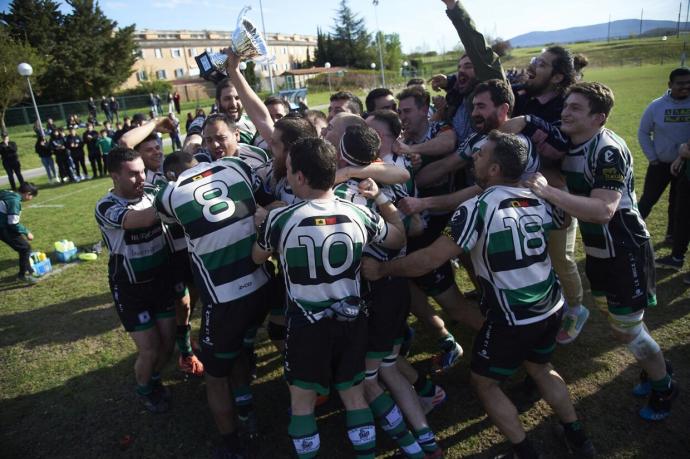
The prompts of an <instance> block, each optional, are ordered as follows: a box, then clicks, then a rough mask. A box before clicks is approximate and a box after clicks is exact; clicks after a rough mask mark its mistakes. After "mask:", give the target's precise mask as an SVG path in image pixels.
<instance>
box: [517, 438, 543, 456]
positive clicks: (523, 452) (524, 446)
mask: <svg viewBox="0 0 690 459" xmlns="http://www.w3.org/2000/svg"><path fill="white" fill-rule="evenodd" d="M513 451H515V452H516V453H517V455H518V457H519V458H520V459H539V453H537V451H536V450H535V449H534V446H532V442H530V441H529V439H528V438H527V437H525V439H524V440H522V441H521V442H520V443H517V444H514V445H513Z"/></svg>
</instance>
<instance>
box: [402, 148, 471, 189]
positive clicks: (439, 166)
mask: <svg viewBox="0 0 690 459" xmlns="http://www.w3.org/2000/svg"><path fill="white" fill-rule="evenodd" d="M466 164H467V161H465V159H464V158H462V157H461V156H460V155H457V154H455V153H451V154H450V155H448V156H446V157H445V158H443V159H439V160H438V161H434V162H433V163H430V164H427V165H426V166H424V167H422V168H421V169H420V170H419V172H417V173H416V174H415V176H414V182H415V183H416V184H417V186H418V187H419V188H427V187H430V186H432V185H433V184H434V183H436V182H438V180H439V179H441V178H442V177H443V176H444V175H447V174H448V173H449V172H453V171H456V170H458V169H460V168H461V167H465V165H466Z"/></svg>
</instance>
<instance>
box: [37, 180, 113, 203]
mask: <svg viewBox="0 0 690 459" xmlns="http://www.w3.org/2000/svg"><path fill="white" fill-rule="evenodd" d="M101 185H102V184H101V183H96V184H94V185H91V186H87V187H84V188H82V189H80V190H76V191H72V192H71V193H65V194H61V195H60V196H55V197H53V198H50V199H46V200H45V201H43V202H42V203H41V204H37V205H43V204H45V203H46V202H52V201H57V200H58V199H63V198H66V197H67V196H72V195H73V194H77V193H81V192H82V191H86V190H91V189H93V188H97V187H99V186H101Z"/></svg>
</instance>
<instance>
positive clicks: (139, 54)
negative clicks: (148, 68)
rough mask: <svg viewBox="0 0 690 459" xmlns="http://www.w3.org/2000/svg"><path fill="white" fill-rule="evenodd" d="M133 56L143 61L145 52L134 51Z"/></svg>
mask: <svg viewBox="0 0 690 459" xmlns="http://www.w3.org/2000/svg"><path fill="white" fill-rule="evenodd" d="M132 56H134V57H136V58H137V59H143V58H144V52H143V51H142V50H141V49H134V50H132Z"/></svg>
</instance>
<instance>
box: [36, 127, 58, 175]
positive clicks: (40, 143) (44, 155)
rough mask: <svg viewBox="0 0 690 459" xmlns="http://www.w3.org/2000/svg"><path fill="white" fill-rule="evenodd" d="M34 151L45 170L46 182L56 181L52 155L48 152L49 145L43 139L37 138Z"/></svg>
mask: <svg viewBox="0 0 690 459" xmlns="http://www.w3.org/2000/svg"><path fill="white" fill-rule="evenodd" d="M34 150H36V153H37V154H38V157H39V158H41V163H42V164H43V167H44V168H45V170H46V174H47V175H48V181H49V182H51V183H52V182H54V181H55V180H56V179H57V174H56V173H55V161H53V154H52V152H51V151H50V145H48V141H47V140H46V138H45V137H39V138H38V139H37V140H36V145H35V146H34Z"/></svg>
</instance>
